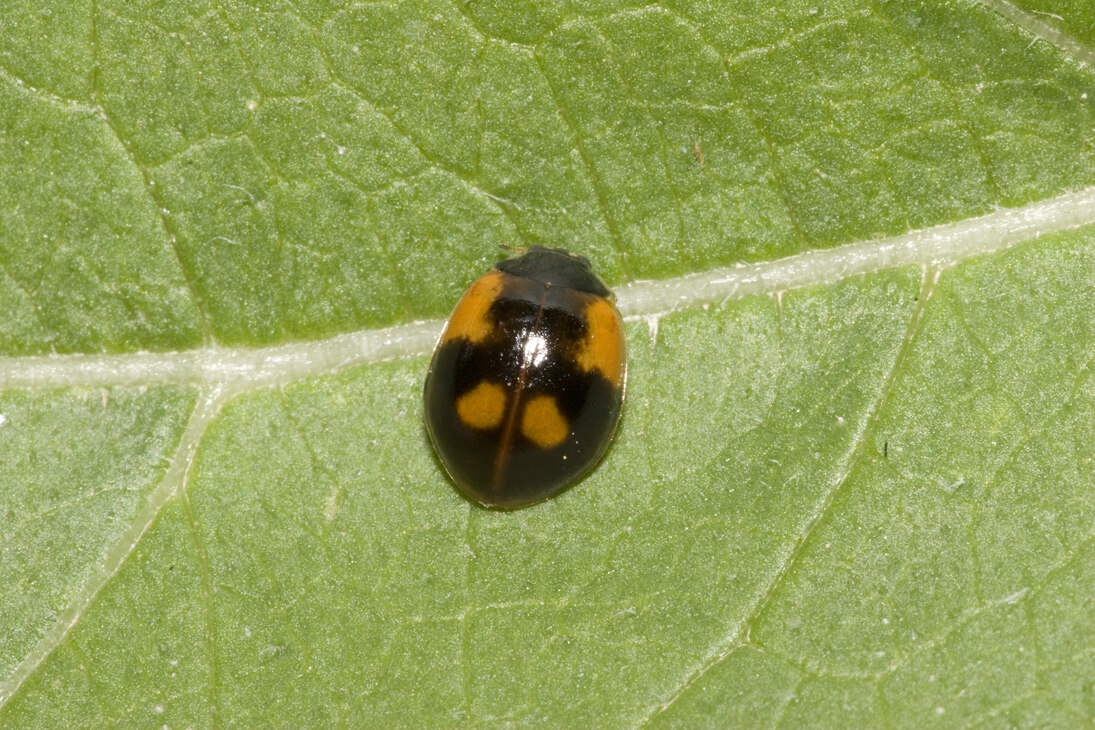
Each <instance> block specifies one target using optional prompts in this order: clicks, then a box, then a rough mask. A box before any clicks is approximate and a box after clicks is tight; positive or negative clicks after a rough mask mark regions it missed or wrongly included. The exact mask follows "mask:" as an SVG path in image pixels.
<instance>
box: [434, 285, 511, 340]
mask: <svg viewBox="0 0 1095 730" xmlns="http://www.w3.org/2000/svg"><path fill="white" fill-rule="evenodd" d="M502 277H503V274H502V272H501V271H488V272H487V273H485V274H483V275H482V276H480V277H479V278H478V279H476V280H475V283H473V284H472V285H471V287H469V288H468V291H467V292H465V293H464V296H463V297H462V298H461V299H460V303H459V304H457V305H456V309H454V310H453V311H452V317H450V318H449V324H448V325H447V326H446V327H445V334H444V335H442V338H441V339H442V341H443V342H448V341H449V340H454V339H457V338H463V339H466V340H469V341H470V342H472V343H479V342H482V341H483V340H485V339H487V337H489V336H490V334H491V332H492V331H493V330H494V325H493V324H492V323H491V321H490V317H488V316H487V315H488V313H489V312H490V306H491V305H492V304H494V300H495V299H496V298H497V297H498V293H499V292H500V291H502Z"/></svg>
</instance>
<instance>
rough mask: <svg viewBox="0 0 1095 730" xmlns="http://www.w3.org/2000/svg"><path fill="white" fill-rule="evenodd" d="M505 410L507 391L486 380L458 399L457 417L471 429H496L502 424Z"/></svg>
mask: <svg viewBox="0 0 1095 730" xmlns="http://www.w3.org/2000/svg"><path fill="white" fill-rule="evenodd" d="M505 409H506V391H505V390H503V389H502V386H501V385H498V384H497V383H488V382H487V381H485V380H484V381H483V382H481V383H480V384H479V385H477V386H475V387H474V388H472V389H471V390H469V391H468V392H467V393H465V394H464V395H462V396H460V397H459V398H457V399H456V415H458V416H460V420H461V421H463V423H464V425H465V426H468V427H470V428H478V429H488V428H494V427H495V426H497V425H498V424H499V423H501V422H502V414H503V413H504V412H505Z"/></svg>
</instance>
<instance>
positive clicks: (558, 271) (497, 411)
mask: <svg viewBox="0 0 1095 730" xmlns="http://www.w3.org/2000/svg"><path fill="white" fill-rule="evenodd" d="M626 350H627V348H626V343H625V341H624V330H623V323H622V321H621V319H620V314H619V312H618V311H617V309H616V307H615V305H614V304H613V302H612V294H611V292H610V291H609V290H608V288H607V287H606V286H605V285H604V283H602V282H601V280H600V279H599V278H597V276H596V275H594V274H593V272H592V270H591V269H590V266H589V262H588V261H586V260H585V259H584V258H582V257H580V256H575V255H573V254H570V253H567V252H566V251H562V250H560V249H546V248H539V247H535V248H531V249H529V251H528V252H527V253H525V254H524V255H522V256H519V257H517V258H514V259H508V260H505V261H501V262H499V263H498V264H497V265H496V266H495V267H494V268H493V269H491V270H490V271H488V272H487V273H486V274H484V275H483V276H482V277H480V278H479V279H478V280H477V281H476V282H475V283H474V284H472V286H471V287H470V288H469V289H468V291H467V292H466V293H465V294H464V296H463V298H462V299H461V300H460V302H459V304H457V305H456V309H455V310H453V313H452V316H451V317H450V318H449V322H448V324H447V325H446V327H445V331H444V333H443V334H442V335H441V339H440V341H439V342H438V344H437V348H436V349H435V350H434V354H433V360H432V361H431V362H430V370H429V372H428V373H427V375H426V387H425V414H426V426H427V429H428V430H429V433H430V438H431V439H432V440H433V444H434V448H435V449H436V451H437V454H438V456H439V457H440V459H441V462H442V463H443V464H444V466H445V469H446V470H447V471H448V473H449V475H450V476H451V477H452V479H453V481H454V482H455V483H456V485H457V486H458V487H459V488H460V490H461V491H462V492H463V493H464V494H465V495H467V496H468V497H469V498H471V499H473V500H475V501H476V502H479V503H480V504H483V505H485V506H489V507H500V508H505V509H513V508H517V507H525V506H528V505H531V504H534V503H536V502H539V501H541V500H544V499H547V498H548V497H551V496H554V495H555V494H558V493H559V492H561V491H563V490H564V489H566V488H567V487H569V486H570V485H572V484H573V483H574V482H575V481H577V480H578V479H579V478H581V477H582V476H583V475H584V474H585V473H586V472H588V471H589V470H590V469H591V468H592V467H593V466H594V465H595V464H596V463H597V462H598V461H599V460H600V458H601V456H602V455H603V454H604V452H605V449H607V448H608V445H609V443H610V442H611V440H612V435H613V433H614V432H615V430H616V424H617V422H618V421H619V418H620V410H621V408H622V405H623V395H624V383H625V380H626V375H627V351H626Z"/></svg>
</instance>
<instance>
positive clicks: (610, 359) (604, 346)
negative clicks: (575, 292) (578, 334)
mask: <svg viewBox="0 0 1095 730" xmlns="http://www.w3.org/2000/svg"><path fill="white" fill-rule="evenodd" d="M585 314H586V320H587V321H588V322H589V329H588V330H587V334H586V337H585V339H584V340H583V341H582V347H581V349H580V350H579V351H578V365H579V367H581V368H582V370H585V371H586V372H590V371H593V370H600V371H601V374H602V375H604V376H605V378H607V379H608V382H610V383H613V384H614V385H620V384H621V382H620V381H621V380H622V379H623V367H624V348H625V347H626V345H625V344H624V331H623V323H622V322H621V321H620V314H619V312H617V311H616V308H615V307H614V306H612V304H611V303H610V302H609V301H608V300H607V299H601V298H600V297H598V298H596V299H593V300H591V301H590V303H589V304H588V305H586V311H585Z"/></svg>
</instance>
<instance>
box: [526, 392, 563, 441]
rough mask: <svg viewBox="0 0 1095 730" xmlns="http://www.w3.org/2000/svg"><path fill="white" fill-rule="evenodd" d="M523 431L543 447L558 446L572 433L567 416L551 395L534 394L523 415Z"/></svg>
mask: <svg viewBox="0 0 1095 730" xmlns="http://www.w3.org/2000/svg"><path fill="white" fill-rule="evenodd" d="M521 433H523V434H525V438H527V439H528V440H529V441H531V442H532V443H534V444H536V445H537V446H539V447H540V448H542V449H550V448H552V447H555V446H558V445H559V444H561V443H562V442H563V439H565V438H566V437H567V434H569V433H570V424H569V423H567V419H566V416H564V415H563V414H562V413H560V412H559V407H558V406H557V405H555V399H554V398H552V397H551V396H550V395H537V396H534V397H533V398H532V399H531V400H530V401H529V402H528V405H526V406H525V413H524V415H523V416H522V417H521Z"/></svg>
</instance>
